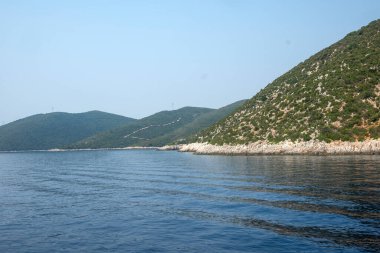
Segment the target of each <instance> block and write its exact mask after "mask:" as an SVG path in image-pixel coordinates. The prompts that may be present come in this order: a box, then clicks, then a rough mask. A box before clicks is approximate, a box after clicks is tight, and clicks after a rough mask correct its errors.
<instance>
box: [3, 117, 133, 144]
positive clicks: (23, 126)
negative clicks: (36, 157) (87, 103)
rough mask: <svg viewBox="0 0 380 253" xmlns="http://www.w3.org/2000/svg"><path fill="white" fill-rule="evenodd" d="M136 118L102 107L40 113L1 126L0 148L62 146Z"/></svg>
mask: <svg viewBox="0 0 380 253" xmlns="http://www.w3.org/2000/svg"><path fill="white" fill-rule="evenodd" d="M133 121H135V119H131V118H127V117H123V116H120V115H115V114H110V113H105V112H100V111H91V112H86V113H63V112H54V113H47V114H37V115H33V116H30V117H27V118H24V119H20V120H17V121H14V122H12V123H9V124H6V125H3V126H1V127H0V150H2V151H11V150H12V151H14V150H42V149H52V148H59V147H62V146H65V145H68V144H70V143H73V142H77V141H79V140H81V139H84V138H87V137H89V136H91V135H94V134H96V133H98V132H102V131H105V130H109V129H112V128H115V127H119V126H122V125H125V124H128V123H131V122H133Z"/></svg>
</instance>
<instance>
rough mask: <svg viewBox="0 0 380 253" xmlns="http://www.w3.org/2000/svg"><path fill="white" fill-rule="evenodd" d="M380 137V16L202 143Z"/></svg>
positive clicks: (222, 124)
mask: <svg viewBox="0 0 380 253" xmlns="http://www.w3.org/2000/svg"><path fill="white" fill-rule="evenodd" d="M378 138H380V20H376V21H373V22H371V23H370V24H369V25H367V26H365V27H362V28H361V29H360V30H358V31H355V32H352V33H350V34H348V35H347V36H346V37H345V38H343V39H342V40H340V41H338V42H337V43H335V44H333V45H331V46H330V47H328V48H326V49H324V50H322V51H320V52H318V53H317V54H315V55H314V56H312V57H310V58H309V59H307V60H306V61H304V62H302V63H300V64H299V65H298V66H296V67H294V68H293V69H291V70H290V71H289V72H287V73H285V74H284V75H282V76H281V77H279V78H277V79H276V80H274V81H273V82H272V83H270V84H269V85H268V86H267V87H265V88H264V89H263V90H261V91H260V92H259V93H258V94H256V95H255V96H254V97H253V98H251V99H250V100H249V101H248V102H246V103H245V104H244V105H243V106H242V107H241V108H240V109H239V110H237V111H236V112H234V113H233V114H231V115H230V116H228V117H227V118H225V119H224V120H222V121H220V122H219V123H217V124H215V125H213V126H212V127H211V128H209V129H207V130H205V131H203V132H201V133H200V134H198V136H197V142H208V143H211V144H233V145H236V144H248V143H254V142H257V141H267V142H268V143H279V142H283V141H292V142H299V141H321V142H331V141H337V140H341V141H350V142H352V141H364V140H371V139H378Z"/></svg>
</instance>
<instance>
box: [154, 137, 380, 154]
mask: <svg viewBox="0 0 380 253" xmlns="http://www.w3.org/2000/svg"><path fill="white" fill-rule="evenodd" d="M159 150H177V151H179V152H192V153H194V154H199V155H355V154H367V155H369V154H370V155H375V154H377V155H379V154H380V139H377V140H367V141H362V142H344V141H335V142H331V143H326V142H321V141H305V142H291V141H284V142H280V143H276V144H273V143H268V142H266V141H260V142H254V143H250V144H247V145H221V146H218V145H213V144H209V143H190V144H180V145H168V146H164V147H162V148H159Z"/></svg>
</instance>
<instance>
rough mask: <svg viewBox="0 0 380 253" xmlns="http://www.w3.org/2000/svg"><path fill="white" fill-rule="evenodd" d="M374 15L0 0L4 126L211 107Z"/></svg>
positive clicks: (306, 8) (350, 5)
mask: <svg viewBox="0 0 380 253" xmlns="http://www.w3.org/2000/svg"><path fill="white" fill-rule="evenodd" d="M378 18H380V1H378V0H360V1H358V0H356V1H350V0H325V1H322V0H318V1H310V0H308V1H306V0H293V1H285V0H278V1H273V0H272V1H270V0H269V1H268V0H265V1H264V0H262V1H254V0H246V1H244V0H199V1H198V0H172V1H170V0H133V1H127V0H125V1H122V0H120V1H114V0H107V1H106V0H102V1H96V0H88V1H84V0H83V1H79V0H72V1H67V0H65V1H51V0H46V1H33V0H26V1H18V0H0V124H4V123H7V122H10V121H13V120H16V119H19V118H22V117H25V116H29V115H32V114H36V113H46V112H51V111H52V109H53V108H54V111H66V112H84V111H89V110H95V109H96V110H102V111H107V112H113V113H117V114H121V115H125V116H130V117H135V118H141V117H144V116H148V115H150V114H152V113H155V112H158V111H160V110H170V109H171V108H174V109H177V108H180V107H183V106H188V105H191V106H202V107H212V108H218V107H221V106H224V105H227V104H229V103H232V102H234V101H237V100H240V99H243V98H250V97H252V96H253V95H254V94H255V93H256V92H257V91H259V90H260V89H261V88H263V87H265V86H266V85H267V84H268V83H269V82H271V81H272V80H274V79H275V78H276V77H278V76H279V75H281V74H283V73H285V72H286V71H287V70H289V69H290V68H292V67H293V66H295V65H296V64H298V63H299V62H300V61H303V60H305V59H307V58H308V57H310V56H311V55H313V54H314V53H316V52H318V51H319V50H321V49H323V48H324V47H327V46H329V45H330V44H332V43H334V42H335V41H337V40H339V39H341V38H342V37H344V35H345V34H347V33H349V32H351V31H353V30H357V29H359V28H360V27H361V26H364V25H367V24H368V23H369V22H370V21H372V20H375V19H378Z"/></svg>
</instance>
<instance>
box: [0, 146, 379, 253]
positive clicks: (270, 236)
mask: <svg viewBox="0 0 380 253" xmlns="http://www.w3.org/2000/svg"><path fill="white" fill-rule="evenodd" d="M0 204H1V208H0V252H111V251H112V252H371V251H373V252H375V251H380V212H379V211H380V156H335V157H321V156H320V157H319V156H256V157H229V156H196V155H192V154H189V153H177V152H157V151H80V152H31V153H0Z"/></svg>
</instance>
